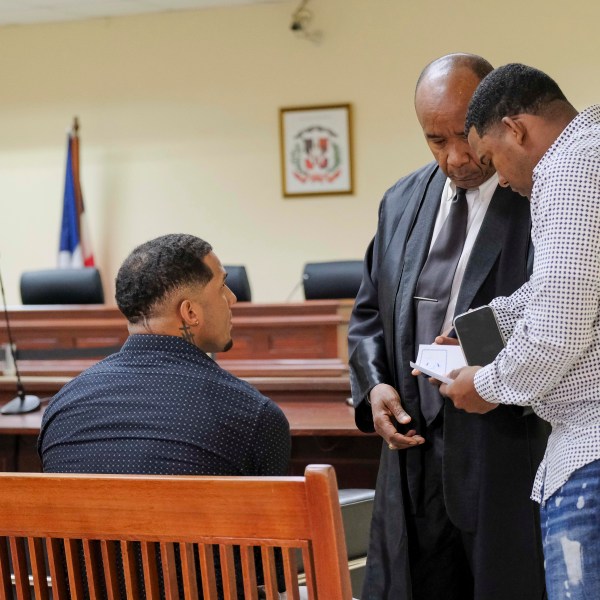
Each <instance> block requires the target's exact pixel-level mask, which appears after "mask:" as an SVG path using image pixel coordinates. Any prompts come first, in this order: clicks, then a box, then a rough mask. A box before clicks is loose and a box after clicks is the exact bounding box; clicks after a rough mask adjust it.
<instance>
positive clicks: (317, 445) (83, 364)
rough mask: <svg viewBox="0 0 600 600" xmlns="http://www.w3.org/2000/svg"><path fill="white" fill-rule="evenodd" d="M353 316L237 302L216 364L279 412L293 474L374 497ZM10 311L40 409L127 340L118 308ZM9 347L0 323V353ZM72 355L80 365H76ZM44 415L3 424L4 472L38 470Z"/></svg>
mask: <svg viewBox="0 0 600 600" xmlns="http://www.w3.org/2000/svg"><path fill="white" fill-rule="evenodd" d="M351 309H352V301H351V300H311V301H306V302H298V303H286V304H257V303H250V302H240V303H237V304H236V305H234V306H233V339H234V347H233V348H232V349H231V350H230V351H229V352H227V353H224V354H218V355H216V356H215V359H216V360H217V362H219V364H221V365H222V366H223V367H224V368H226V369H227V370H229V371H230V372H232V373H234V374H235V375H237V376H238V377H242V378H243V379H245V380H247V381H248V382H250V383H251V384H252V385H254V386H255V387H256V388H258V389H259V390H260V391H261V393H263V394H264V395H266V396H268V397H270V398H271V399H272V400H274V401H275V402H276V403H277V404H278V405H279V406H280V407H281V408H282V410H283V411H284V413H285V414H286V416H287V418H288V420H289V422H290V426H291V431H292V466H291V472H292V474H294V475H301V474H303V473H304V468H305V466H306V465H307V464H311V463H313V464H314V463H327V464H332V465H333V466H334V467H335V469H336V473H337V479H338V483H339V486H340V487H344V488H348V487H367V488H371V487H375V478H376V475H377V467H378V464H379V453H380V449H381V441H380V439H379V437H378V436H376V435H366V434H363V433H361V432H360V431H358V430H357V429H356V426H355V425H354V409H353V408H352V407H351V405H350V404H349V403H348V399H349V397H350V384H349V375H348V357H347V346H346V338H347V332H348V320H349V316H350V311H351ZM8 312H9V317H10V322H11V331H12V336H13V340H14V342H15V345H16V347H17V350H18V352H20V353H22V354H23V357H22V358H19V361H18V364H19V370H20V372H21V376H22V379H23V383H24V387H25V389H26V391H27V393H29V394H35V395H37V396H39V397H40V398H42V400H43V405H45V404H47V400H49V399H50V398H51V397H52V396H53V395H54V394H55V393H56V392H57V391H58V390H59V389H60V388H61V387H62V386H63V385H64V384H65V383H66V382H67V381H69V380H70V379H71V378H72V377H74V376H75V375H77V374H78V373H80V372H81V371H82V370H84V369H85V368H87V367H88V366H90V365H91V364H94V363H95V362H97V360H99V359H100V358H102V357H103V356H105V355H106V354H107V352H108V353H110V352H109V351H112V350H113V349H114V347H118V346H120V345H122V344H123V342H124V341H125V339H126V338H127V326H126V321H125V319H124V317H123V316H122V315H121V313H120V312H119V311H118V309H117V308H116V307H110V306H98V305H93V306H87V305H76V306H75V305H74V306H18V307H12V308H10V309H9V311H8ZM7 342H8V338H7V332H6V325H5V323H4V321H3V320H2V321H1V322H0V344H1V345H5V344H6V343H7ZM77 349H83V353H84V354H85V356H83V357H80V356H77V353H78V350H77ZM47 350H52V351H53V352H54V354H53V355H52V354H51V353H46V352H45V351H47ZM65 350H66V352H64V351H65ZM61 352H62V354H61ZM3 355H4V353H2V354H0V372H2V373H4V374H3V375H0V404H4V403H6V402H7V401H8V400H10V399H11V398H14V397H15V395H16V378H15V376H14V369H13V367H12V365H11V364H10V360H8V361H6V360H5V361H3V358H4V356H3ZM41 415H42V412H41V411H38V412H34V413H29V414H27V415H0V470H3V471H38V470H40V461H39V458H38V456H37V451H36V441H37V435H38V433H39V427H40V422H41Z"/></svg>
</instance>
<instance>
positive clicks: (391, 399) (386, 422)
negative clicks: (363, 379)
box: [369, 383, 425, 450]
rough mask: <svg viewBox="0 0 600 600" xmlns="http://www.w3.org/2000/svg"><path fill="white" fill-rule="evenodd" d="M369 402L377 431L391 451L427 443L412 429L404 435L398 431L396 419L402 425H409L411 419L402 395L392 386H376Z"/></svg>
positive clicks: (383, 384) (384, 384) (381, 384)
mask: <svg viewBox="0 0 600 600" xmlns="http://www.w3.org/2000/svg"><path fill="white" fill-rule="evenodd" d="M369 400H370V402H371V411H372V413H373V423H374V425H375V431H376V432H377V433H378V434H379V435H380V436H381V437H382V438H383V439H384V440H385V441H386V442H387V444H388V446H389V447H390V449H391V450H405V449H406V448H412V447H413V446H418V445H419V444H422V443H423V442H424V441H425V438H423V437H421V436H420V435H418V434H417V432H416V430H415V429H410V430H409V431H407V432H406V433H404V434H402V433H400V432H399V431H398V430H397V429H396V426H395V424H394V419H395V420H396V421H397V422H398V423H400V424H401V425H408V423H410V421H411V418H410V415H409V414H408V413H407V412H406V411H405V410H404V408H403V406H402V402H401V401H400V395H399V394H398V392H397V391H396V390H395V389H394V388H393V387H392V386H391V385H387V384H386V383H380V384H378V385H376V386H375V387H374V388H373V389H372V390H371V392H370V394H369Z"/></svg>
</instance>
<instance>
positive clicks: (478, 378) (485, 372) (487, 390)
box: [473, 365, 500, 404]
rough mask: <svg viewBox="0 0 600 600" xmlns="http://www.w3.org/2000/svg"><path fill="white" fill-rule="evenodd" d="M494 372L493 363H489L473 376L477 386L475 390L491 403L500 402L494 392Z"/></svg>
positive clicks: (474, 383)
mask: <svg viewBox="0 0 600 600" xmlns="http://www.w3.org/2000/svg"><path fill="white" fill-rule="evenodd" d="M492 373H493V367H492V365H487V366H485V367H483V368H481V369H479V371H477V373H475V377H474V378H473V385H474V386H475V391H476V392H477V393H478V394H479V395H480V396H481V397H482V398H483V399H484V400H485V401H486V402H489V403H490V404H500V400H499V399H498V398H496V397H495V396H494V393H493V386H492V382H491V376H492Z"/></svg>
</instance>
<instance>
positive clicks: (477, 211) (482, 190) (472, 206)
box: [429, 173, 498, 333]
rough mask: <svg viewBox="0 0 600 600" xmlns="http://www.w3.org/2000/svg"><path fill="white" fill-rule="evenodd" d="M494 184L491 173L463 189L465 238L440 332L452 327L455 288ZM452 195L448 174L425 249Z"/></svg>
mask: <svg viewBox="0 0 600 600" xmlns="http://www.w3.org/2000/svg"><path fill="white" fill-rule="evenodd" d="M496 187H498V176H497V175H496V174H495V173H494V175H493V176H492V177H490V178H489V179H488V180H487V181H485V182H484V183H482V184H481V185H480V186H479V187H478V188H475V189H473V190H467V204H468V206H469V216H468V219H467V237H466V239H465V245H464V246H463V251H462V254H461V255H460V259H459V260H458V265H457V267H456V272H455V273H454V281H453V282H452V291H451V292H450V301H449V303H448V310H447V311H446V317H445V318H444V323H443V325H442V329H441V330H440V333H444V332H447V331H449V330H450V329H451V328H452V319H453V318H454V311H455V310H456V301H457V300H458V292H459V291H460V286H461V284H462V280H463V277H464V275H465V270H466V268H467V263H468V262H469V257H470V256H471V250H473V245H474V244H475V240H476V239H477V235H478V234H479V230H480V229H481V224H482V223H483V218H484V217H485V213H486V212H487V209H488V206H489V205H490V202H491V200H492V196H493V195H494V192H495V191H496ZM454 196H456V186H455V185H454V184H453V183H452V181H451V180H450V179H449V178H448V179H446V184H445V185H444V190H443V191H442V199H441V204H440V210H439V211H438V215H437V219H436V221H435V226H434V228H433V237H432V238H431V245H430V246H429V251H431V248H432V247H433V244H434V243H435V240H436V239H437V236H438V234H439V233H440V229H441V228H442V226H443V224H444V221H445V220H446V218H447V217H448V214H449V212H450V206H451V204H452V199H453V198H454Z"/></svg>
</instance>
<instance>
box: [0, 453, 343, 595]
mask: <svg viewBox="0 0 600 600" xmlns="http://www.w3.org/2000/svg"><path fill="white" fill-rule="evenodd" d="M79 540H81V544H82V546H83V552H80V546H79V543H80V542H79ZM134 542H139V543H140V547H141V551H140V552H139V554H138V552H137V551H136V548H135V546H134ZM234 546H238V547H239V550H240V556H241V564H242V574H243V583H244V589H245V595H246V598H248V599H253V600H257V599H258V594H257V585H256V569H255V558H254V557H255V553H254V548H255V547H256V548H260V550H261V556H262V563H263V567H264V571H265V588H266V594H267V598H268V599H269V600H275V598H277V597H278V596H277V591H276V578H275V553H274V549H275V548H280V549H281V552H282V555H283V565H284V570H285V582H286V588H287V591H288V598H289V599H290V600H292V599H293V600H298V598H299V596H298V572H297V553H298V552H300V553H301V555H302V562H303V564H304V568H305V576H306V585H307V587H308V590H309V598H310V599H311V600H313V599H314V600H317V598H319V599H321V600H350V599H351V597H352V594H351V588H350V576H349V572H348V565H347V555H346V544H345V540H344V533H343V524H342V517H341V511H340V505H339V500H338V494H337V484H336V478H335V473H334V470H333V468H332V467H330V466H325V465H313V466H309V467H307V469H306V472H305V476H304V477H293V478H283V477H188V476H177V477H173V476H126V475H50V474H34V475H32V474H28V475H25V474H6V473H5V474H0V590H1V591H2V597H4V598H12V585H11V568H10V566H9V555H10V558H11V564H12V566H13V569H12V570H13V572H14V580H15V587H16V592H17V597H18V598H29V597H30V591H29V587H30V581H29V572H28V569H27V564H26V550H28V551H29V556H30V563H31V576H32V580H33V585H34V588H35V591H36V597H37V598H48V595H49V588H51V591H52V595H53V597H54V598H55V599H58V600H60V599H62V598H67V597H68V596H69V593H68V591H67V590H70V592H71V594H70V595H71V597H75V598H82V597H83V591H84V588H86V587H87V589H88V594H89V597H92V598H95V597H100V592H101V589H102V588H103V587H106V589H107V591H108V596H109V597H111V598H119V597H121V590H120V587H119V570H120V567H119V563H120V562H121V561H119V560H117V555H118V554H119V552H120V553H121V556H122V565H123V567H122V574H123V577H124V585H125V587H126V594H127V597H128V598H139V597H140V590H141V589H142V581H141V579H143V587H144V588H145V595H144V596H145V597H146V598H148V599H149V600H153V599H158V598H160V591H161V590H160V588H161V587H164V592H165V596H166V598H167V599H179V598H180V597H184V596H185V598H190V599H196V598H198V597H199V591H201V592H202V593H203V597H204V598H205V599H206V600H216V598H217V592H216V588H217V585H216V580H217V578H218V577H220V578H222V582H223V590H224V596H225V598H227V599H229V598H234V597H236V595H235V594H234V590H235V585H236V583H235V581H236V576H239V575H240V574H239V573H238V574H237V575H236V571H235V569H234ZM63 548H64V550H63ZM159 549H160V558H159V555H158V550H159ZM214 551H216V552H218V555H219V556H220V562H221V569H220V571H221V573H220V574H219V573H218V571H217V572H216V569H215V562H214ZM195 553H197V556H198V557H199V558H198V562H199V567H200V568H199V571H198V569H197V562H196V561H197V559H196V558H195ZM138 557H141V563H142V569H138V568H137V565H136V562H137V560H138ZM46 561H47V562H48V568H46ZM177 561H180V569H181V577H178V576H177ZM64 566H66V569H64ZM140 571H141V573H142V575H141V577H140ZM159 573H161V574H162V577H159ZM161 580H162V582H164V583H163V584H162V585H161V584H160V583H159V581H161ZM180 587H181V588H182V589H179V588H180Z"/></svg>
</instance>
